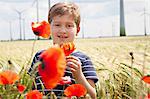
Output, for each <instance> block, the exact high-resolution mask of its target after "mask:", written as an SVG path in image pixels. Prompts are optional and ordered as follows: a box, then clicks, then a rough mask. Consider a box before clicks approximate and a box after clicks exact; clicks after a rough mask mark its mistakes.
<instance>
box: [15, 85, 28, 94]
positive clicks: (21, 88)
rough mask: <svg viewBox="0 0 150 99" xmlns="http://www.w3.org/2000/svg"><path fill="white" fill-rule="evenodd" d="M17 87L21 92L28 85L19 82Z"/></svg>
mask: <svg viewBox="0 0 150 99" xmlns="http://www.w3.org/2000/svg"><path fill="white" fill-rule="evenodd" d="M17 89H18V91H19V92H20V93H22V92H24V90H25V89H26V86H25V85H22V84H20V83H19V84H17Z"/></svg>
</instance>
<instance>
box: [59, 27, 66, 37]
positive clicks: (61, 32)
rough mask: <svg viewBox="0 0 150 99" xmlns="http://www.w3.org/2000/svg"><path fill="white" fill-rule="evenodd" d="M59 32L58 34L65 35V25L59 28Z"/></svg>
mask: <svg viewBox="0 0 150 99" xmlns="http://www.w3.org/2000/svg"><path fill="white" fill-rule="evenodd" d="M59 34H60V35H66V34H67V30H66V28H65V27H62V28H61V29H60V31H59Z"/></svg>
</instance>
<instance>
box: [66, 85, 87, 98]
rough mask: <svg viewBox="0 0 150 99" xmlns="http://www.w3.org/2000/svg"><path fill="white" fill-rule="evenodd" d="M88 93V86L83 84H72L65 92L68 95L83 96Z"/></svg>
mask: <svg viewBox="0 0 150 99" xmlns="http://www.w3.org/2000/svg"><path fill="white" fill-rule="evenodd" d="M86 93H87V90H86V88H85V87H84V86H83V85H81V84H72V85H71V86H69V87H67V88H66V89H65V90H64V94H65V95H66V96H67V97H72V96H77V97H81V96H84V95H85V94H86Z"/></svg>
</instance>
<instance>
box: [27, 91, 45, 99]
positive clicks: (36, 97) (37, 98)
mask: <svg viewBox="0 0 150 99" xmlns="http://www.w3.org/2000/svg"><path fill="white" fill-rule="evenodd" d="M42 97H43V94H42V93H40V92H39V91H38V90H32V91H30V92H28V93H27V95H26V99H42Z"/></svg>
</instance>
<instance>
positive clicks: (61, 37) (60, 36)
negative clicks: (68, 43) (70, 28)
mask: <svg viewBox="0 0 150 99" xmlns="http://www.w3.org/2000/svg"><path fill="white" fill-rule="evenodd" d="M57 37H58V38H60V39H65V38H68V37H67V36H63V35H58V36H57Z"/></svg>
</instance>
